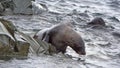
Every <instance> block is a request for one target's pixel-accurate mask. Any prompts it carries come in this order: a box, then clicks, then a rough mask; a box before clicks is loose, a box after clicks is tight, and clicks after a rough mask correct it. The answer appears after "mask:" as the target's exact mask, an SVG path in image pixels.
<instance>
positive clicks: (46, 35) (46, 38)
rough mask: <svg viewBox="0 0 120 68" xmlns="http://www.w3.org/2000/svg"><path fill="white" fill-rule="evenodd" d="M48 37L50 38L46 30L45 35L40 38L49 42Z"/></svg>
mask: <svg viewBox="0 0 120 68" xmlns="http://www.w3.org/2000/svg"><path fill="white" fill-rule="evenodd" d="M49 38H50V36H49V34H48V32H46V33H45V35H44V38H43V39H42V40H43V41H46V42H49Z"/></svg>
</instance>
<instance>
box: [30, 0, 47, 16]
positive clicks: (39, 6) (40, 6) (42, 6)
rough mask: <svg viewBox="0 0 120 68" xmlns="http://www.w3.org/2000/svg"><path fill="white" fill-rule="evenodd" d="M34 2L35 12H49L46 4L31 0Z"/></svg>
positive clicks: (33, 9)
mask: <svg viewBox="0 0 120 68" xmlns="http://www.w3.org/2000/svg"><path fill="white" fill-rule="evenodd" d="M31 2H32V11H33V14H41V13H43V12H47V11H48V8H47V6H46V5H45V4H42V3H38V2H35V1H31Z"/></svg>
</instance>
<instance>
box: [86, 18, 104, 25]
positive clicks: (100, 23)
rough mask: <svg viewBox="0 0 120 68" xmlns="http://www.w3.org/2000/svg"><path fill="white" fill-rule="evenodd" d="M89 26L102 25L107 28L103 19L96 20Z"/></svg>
mask: <svg viewBox="0 0 120 68" xmlns="http://www.w3.org/2000/svg"><path fill="white" fill-rule="evenodd" d="M88 25H101V26H106V25H105V21H104V20H103V19H102V18H95V19H93V20H92V21H91V22H89V23H88Z"/></svg>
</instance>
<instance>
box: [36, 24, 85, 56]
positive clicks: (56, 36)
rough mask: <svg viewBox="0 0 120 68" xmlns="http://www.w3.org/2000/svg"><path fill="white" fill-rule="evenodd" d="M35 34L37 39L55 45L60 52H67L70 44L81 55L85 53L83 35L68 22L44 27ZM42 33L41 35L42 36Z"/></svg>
mask: <svg viewBox="0 0 120 68" xmlns="http://www.w3.org/2000/svg"><path fill="white" fill-rule="evenodd" d="M38 33H39V34H36V35H35V36H34V38H35V39H39V40H43V41H46V42H48V43H51V44H52V45H54V46H55V47H56V49H57V51H58V52H62V53H65V52H66V48H67V46H70V47H71V48H72V49H73V50H74V51H75V52H77V53H78V54H80V55H85V54H86V52H85V45H84V41H83V40H82V38H81V36H80V35H79V34H78V33H77V32H76V31H75V30H73V28H72V27H71V25H69V24H68V23H64V24H58V25H57V26H54V27H52V28H50V29H46V30H45V29H44V30H42V31H40V32H38ZM40 35H41V36H40Z"/></svg>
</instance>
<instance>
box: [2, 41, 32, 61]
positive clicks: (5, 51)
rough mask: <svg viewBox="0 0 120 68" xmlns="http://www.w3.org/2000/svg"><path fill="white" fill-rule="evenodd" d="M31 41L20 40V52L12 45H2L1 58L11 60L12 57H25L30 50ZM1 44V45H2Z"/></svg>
mask: <svg viewBox="0 0 120 68" xmlns="http://www.w3.org/2000/svg"><path fill="white" fill-rule="evenodd" d="M29 45H30V44H29V43H23V42H18V45H17V46H18V48H19V52H14V49H12V48H11V47H10V46H2V47H0V59H2V60H9V59H11V58H17V59H25V58H27V56H28V52H29ZM0 46H1V45H0Z"/></svg>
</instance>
